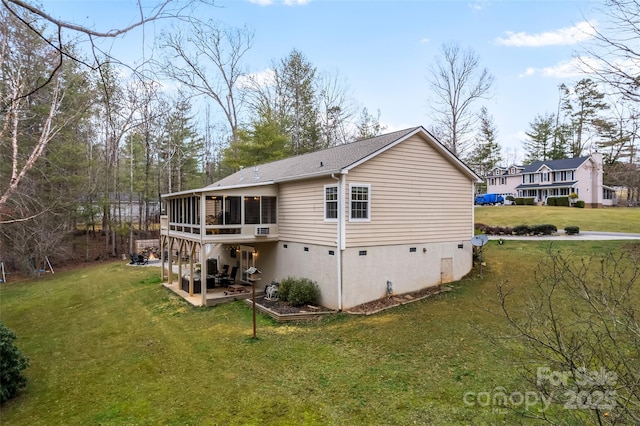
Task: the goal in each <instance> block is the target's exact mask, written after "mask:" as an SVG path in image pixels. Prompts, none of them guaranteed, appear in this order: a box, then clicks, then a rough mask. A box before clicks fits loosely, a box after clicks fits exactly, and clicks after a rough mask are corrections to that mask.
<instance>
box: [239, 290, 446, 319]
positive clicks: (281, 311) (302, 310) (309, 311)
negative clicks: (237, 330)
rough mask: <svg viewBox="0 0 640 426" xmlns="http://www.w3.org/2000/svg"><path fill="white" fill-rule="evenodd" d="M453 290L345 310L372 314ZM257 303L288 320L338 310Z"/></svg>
mask: <svg viewBox="0 0 640 426" xmlns="http://www.w3.org/2000/svg"><path fill="white" fill-rule="evenodd" d="M447 291H451V287H448V286H436V287H427V288H424V289H422V290H418V291H414V292H412V293H405V294H400V295H395V296H391V297H383V298H382V299H378V300H373V301H371V302H367V303H363V304H362V305H358V306H354V307H353V308H350V309H347V310H346V311H345V312H347V313H349V314H359V315H371V314H375V313H378V312H381V311H384V310H385V309H389V308H393V307H394V306H400V305H405V304H407V303H411V302H417V301H418V300H422V299H425V298H427V297H431V296H434V295H436V294H439V293H442V292H447ZM246 302H247V304H249V305H250V304H251V301H250V300H247V301H246ZM256 305H257V306H258V307H260V306H262V307H264V308H266V309H268V310H269V311H271V312H272V313H273V314H274V315H272V316H274V317H278V318H277V319H279V320H286V319H285V318H286V317H289V318H290V319H291V320H294V319H296V320H298V319H303V318H304V317H305V315H308V316H309V317H316V318H317V315H316V314H323V313H324V314H329V313H332V312H336V311H334V310H332V309H329V308H327V307H325V306H321V305H302V306H291V305H290V304H289V303H288V302H283V301H281V300H268V299H266V298H264V297H259V298H257V299H256Z"/></svg>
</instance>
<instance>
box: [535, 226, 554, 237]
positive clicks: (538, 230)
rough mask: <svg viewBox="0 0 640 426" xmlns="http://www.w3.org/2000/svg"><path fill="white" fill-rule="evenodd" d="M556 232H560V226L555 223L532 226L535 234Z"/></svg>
mask: <svg viewBox="0 0 640 426" xmlns="http://www.w3.org/2000/svg"><path fill="white" fill-rule="evenodd" d="M554 232H558V228H556V226H555V225H551V224H543V225H532V226H531V233H532V234H533V235H551V234H553V233H554Z"/></svg>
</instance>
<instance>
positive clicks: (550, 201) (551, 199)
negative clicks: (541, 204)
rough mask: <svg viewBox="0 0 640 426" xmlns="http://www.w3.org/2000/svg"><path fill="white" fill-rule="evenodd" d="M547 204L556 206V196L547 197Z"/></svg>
mask: <svg viewBox="0 0 640 426" xmlns="http://www.w3.org/2000/svg"><path fill="white" fill-rule="evenodd" d="M547 205H548V206H557V205H558V198H557V197H547Z"/></svg>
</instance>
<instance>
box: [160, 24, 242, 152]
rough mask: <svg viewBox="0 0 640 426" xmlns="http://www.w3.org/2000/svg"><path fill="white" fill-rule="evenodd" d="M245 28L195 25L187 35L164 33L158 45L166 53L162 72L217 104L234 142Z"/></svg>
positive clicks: (240, 101)
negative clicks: (160, 43) (160, 45)
mask: <svg viewBox="0 0 640 426" xmlns="http://www.w3.org/2000/svg"><path fill="white" fill-rule="evenodd" d="M253 37H254V35H253V32H251V31H250V30H249V29H248V28H246V27H243V28H225V27H223V26H222V25H220V24H218V23H215V22H211V21H210V22H207V23H203V22H196V23H194V25H193V27H192V28H191V30H190V32H189V33H187V34H185V33H182V32H176V33H165V34H164V35H163V42H162V45H163V47H164V48H166V49H167V54H166V56H165V58H164V63H163V64H161V66H162V69H163V72H164V73H165V74H166V75H167V76H168V77H170V78H172V79H174V80H176V81H178V82H179V83H181V84H183V85H184V86H186V88H188V90H191V91H193V92H194V93H195V94H196V95H204V96H206V97H208V98H210V99H212V100H213V101H214V102H215V104H217V105H218V106H219V107H220V109H221V110H222V112H223V113H224V116H225V118H226V121H227V123H228V124H229V129H230V130H231V138H232V141H234V140H235V138H236V134H237V131H238V127H239V118H238V115H239V110H240V109H241V107H242V102H243V97H244V92H243V91H242V90H241V87H240V86H239V85H238V79H239V78H240V77H241V76H243V75H244V74H245V70H244V68H243V66H242V58H243V57H244V55H245V54H246V53H247V51H249V49H251V46H252V45H253Z"/></svg>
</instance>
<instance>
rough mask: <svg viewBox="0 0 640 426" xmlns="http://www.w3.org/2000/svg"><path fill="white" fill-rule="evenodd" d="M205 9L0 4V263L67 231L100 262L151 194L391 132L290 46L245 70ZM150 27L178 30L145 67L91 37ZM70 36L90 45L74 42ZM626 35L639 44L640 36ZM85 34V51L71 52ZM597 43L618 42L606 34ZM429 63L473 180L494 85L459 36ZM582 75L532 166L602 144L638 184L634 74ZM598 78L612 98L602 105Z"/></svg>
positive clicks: (45, 247)
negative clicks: (121, 24) (169, 23)
mask: <svg viewBox="0 0 640 426" xmlns="http://www.w3.org/2000/svg"><path fill="white" fill-rule="evenodd" d="M199 2H203V3H208V2H207V1H206V0H193V1H187V2H175V1H174V0H160V1H158V3H157V4H156V7H155V8H153V9H151V12H149V14H148V15H143V16H140V18H139V20H138V21H135V22H134V24H132V25H131V26H129V27H127V28H123V29H118V30H112V31H109V32H97V31H95V30H92V29H89V28H84V27H81V26H78V25H74V24H69V23H66V22H64V21H60V20H56V19H55V18H52V17H51V16H49V15H47V14H46V12H44V10H43V9H39V8H37V7H34V6H30V5H29V4H27V3H25V2H23V1H20V0H2V7H1V8H0V19H1V20H2V22H3V23H4V25H3V26H2V28H0V59H1V60H0V77H1V78H0V224H1V226H0V237H1V240H0V261H5V262H9V263H11V264H12V266H13V267H14V268H26V269H33V270H37V269H38V268H37V266H38V265H39V264H40V263H42V260H43V259H44V258H45V257H46V256H55V257H57V258H59V259H62V260H64V259H68V258H70V257H72V256H74V251H73V250H72V249H73V243H72V242H73V238H71V236H72V235H74V233H75V234H77V233H80V232H83V233H84V235H85V236H86V241H85V247H86V249H85V252H84V253H83V254H82V256H81V257H82V259H84V260H89V259H91V258H92V257H94V254H93V253H92V252H90V251H89V249H88V247H89V246H90V244H89V243H88V242H89V240H90V238H93V235H95V234H96V233H99V235H101V236H102V237H103V241H102V242H103V244H102V248H103V249H102V250H101V252H102V253H101V255H102V256H115V255H118V254H120V253H126V252H131V251H133V241H134V240H135V239H136V238H140V237H142V238H145V237H147V236H150V235H154V232H157V223H158V214H159V197H160V194H163V193H168V192H177V191H182V190H187V189H191V188H194V187H199V186H204V185H207V184H210V183H213V182H215V181H217V180H219V179H220V178H222V177H224V176H227V175H228V174H230V173H232V172H234V171H236V170H238V169H239V168H240V167H247V166H253V165H256V164H260V163H265V162H269V161H274V160H278V159H281V158H285V157H289V156H292V155H299V154H304V153H307V152H312V151H316V150H320V149H324V148H327V147H331V146H334V145H338V144H342V143H346V142H350V141H353V140H358V139H364V138H369V137H372V136H376V135H378V134H380V133H382V132H383V131H384V130H385V127H384V125H382V124H381V120H380V116H381V113H380V110H377V111H375V112H372V111H370V110H369V109H367V108H366V107H362V106H360V105H359V104H358V102H357V100H356V99H354V97H353V96H352V95H351V93H350V90H349V87H348V83H347V82H346V79H344V78H343V77H342V76H340V75H339V74H337V73H333V74H332V73H327V72H323V71H322V70H320V69H318V68H317V67H316V66H315V65H314V64H313V63H312V62H311V61H310V60H309V59H308V58H307V57H306V56H305V55H304V53H303V52H301V51H299V50H297V49H292V50H291V51H290V53H289V54H288V55H287V56H285V57H283V58H279V59H274V60H273V62H272V63H271V64H270V66H269V68H268V70H267V71H266V72H263V73H260V74H252V73H250V72H248V67H247V63H246V55H247V52H249V51H250V50H251V49H252V47H253V40H254V37H255V35H254V34H253V32H252V31H251V30H250V29H249V28H247V27H240V28H231V27H228V26H226V25H224V24H223V23H221V22H217V21H213V20H211V21H201V20H199V19H197V18H194V13H193V11H192V10H190V9H189V7H191V6H192V5H194V4H195V3H199ZM612 3H613V4H614V5H615V4H618V3H619V4H620V5H621V6H624V4H626V3H623V2H616V1H613V2H612ZM171 6H174V9H171ZM619 15H620V16H625V15H624V14H622V13H620V14H619ZM613 16H614V17H616V16H617V15H615V14H614V15H613ZM156 19H173V20H174V22H175V21H177V20H180V21H181V22H183V23H184V22H187V23H188V25H181V26H180V27H166V29H165V30H164V31H163V32H162V33H161V34H160V36H159V40H158V43H157V45H158V47H159V51H160V52H161V54H160V55H159V56H158V57H155V58H153V59H151V60H148V61H143V64H144V65H143V66H142V67H140V68H131V67H130V66H127V65H126V64H123V63H122V62H120V61H119V60H118V58H115V57H113V56H111V55H110V54H109V53H108V52H105V51H103V50H101V49H100V48H99V45H98V44H97V43H96V40H99V39H100V38H109V37H113V36H117V35H120V34H123V33H126V32H127V31H129V30H130V29H131V28H135V27H136V26H139V25H143V24H144V23H148V22H152V21H154V20H156ZM616 28H618V29H620V28H623V29H624V28H632V31H633V28H637V26H636V27H634V26H633V25H632V24H630V23H627V25H626V26H625V25H622V24H619V25H617V27H616ZM74 31H75V34H80V35H83V36H85V38H84V39H82V38H81V37H80V36H76V37H72V36H71V35H70V33H71V32H74ZM614 34H615V33H614ZM607 37H610V38H607ZM625 37H626V40H629V39H630V38H629V37H631V39H632V40H636V41H637V40H638V34H632V36H628V35H626V34H625ZM82 40H84V41H85V42H88V43H89V46H90V49H89V51H90V54H87V52H86V50H81V47H80V41H82ZM599 41H601V42H602V43H604V44H606V43H607V42H609V43H618V39H617V38H615V37H614V36H609V35H607V36H605V35H604V34H601V39H600V40H599ZM610 51H611V49H609V50H608V52H610ZM631 52H633V51H631ZM625 54H628V53H627V51H625ZM143 59H144V58H143ZM632 59H633V58H632ZM636 59H637V58H636ZM605 63H606V62H605ZM609 63H611V61H609ZM433 64H434V65H433V66H432V68H431V77H430V82H429V83H430V84H431V88H432V89H433V90H432V93H433V98H432V100H431V101H432V102H431V104H432V107H433V110H432V120H430V121H431V122H432V123H433V125H432V127H431V128H430V129H429V130H430V131H431V132H432V133H433V134H434V135H435V136H436V137H437V138H438V139H439V140H440V141H441V142H442V143H443V144H444V145H445V146H446V147H447V148H448V149H449V150H450V151H451V152H452V153H454V154H456V155H457V156H459V157H460V158H461V159H463V160H464V161H465V162H467V164H469V165H470V166H471V167H472V168H473V169H474V170H475V171H476V172H477V173H478V174H479V175H481V176H482V175H484V174H486V173H487V172H488V171H490V170H491V169H492V168H493V167H494V166H495V165H496V164H499V163H500V162H502V161H504V160H503V157H504V156H503V154H502V153H501V146H500V144H499V143H498V129H497V127H496V125H495V123H494V121H493V118H492V116H491V114H490V112H489V111H488V110H487V108H486V107H484V106H482V101H483V100H486V99H488V98H490V97H491V90H492V85H493V76H492V75H491V74H490V73H489V71H488V70H487V69H486V68H481V66H480V60H479V57H478V56H477V55H476V54H475V52H473V50H471V49H463V48H461V47H460V46H459V45H458V44H457V43H449V44H445V45H443V46H442V49H441V51H440V54H439V56H438V57H437V58H436V59H435V61H434V62H433ZM592 71H593V73H594V74H595V75H599V74H598V72H600V75H606V76H607V78H608V80H607V81H604V79H599V80H598V81H597V84H596V82H594V81H592V80H589V79H584V80H581V81H580V82H578V83H577V84H576V86H574V87H570V86H566V85H562V86H560V88H559V90H560V97H559V101H558V107H557V112H556V113H555V114H547V115H541V116H539V117H536V119H535V120H534V121H533V122H532V123H531V130H530V131H529V132H528V133H527V135H528V140H527V142H526V143H525V149H526V151H527V160H528V161H534V160H536V159H553V158H560V157H562V156H572V155H581V153H583V152H585V150H586V149H590V148H592V147H598V148H599V149H602V150H603V151H605V154H606V158H607V164H608V166H609V168H608V170H609V171H613V170H617V169H615V167H619V170H621V172H620V173H618V174H617V175H616V174H614V173H613V172H610V173H609V174H608V177H609V180H610V181H613V180H614V175H615V178H616V179H618V181H619V182H624V184H625V185H628V186H629V187H633V185H635V188H637V186H638V185H637V184H634V183H633V182H631V178H629V176H631V175H632V173H631V172H633V171H634V170H636V171H637V154H636V147H637V106H636V103H634V101H637V99H634V96H637V86H635V87H634V86H633V84H636V83H635V82H636V80H634V79H633V78H631V79H629V78H626V79H625V77H628V76H626V74H624V72H626V69H622V70H620V75H619V76H618V77H617V78H616V79H614V78H613V76H614V74H615V73H613V72H608V73H606V72H604V71H602V70H596V69H594V70H592ZM631 77H633V76H631ZM603 85H605V86H604V87H608V88H614V89H617V90H612V91H610V92H611V93H609V94H607V95H606V96H608V98H606V99H605V95H604V94H603V93H602V92H601V91H602V89H601V87H603ZM176 87H177V89H175V88H176ZM171 88H174V89H171ZM614 92H615V96H616V97H615V98H614V97H613V96H614V95H613V93H614ZM609 99H611V100H609ZM620 100H622V101H620ZM605 113H606V114H605ZM618 165H623V166H618ZM636 191H637V189H636ZM75 253H76V254H75V256H77V250H76V251H75Z"/></svg>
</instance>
